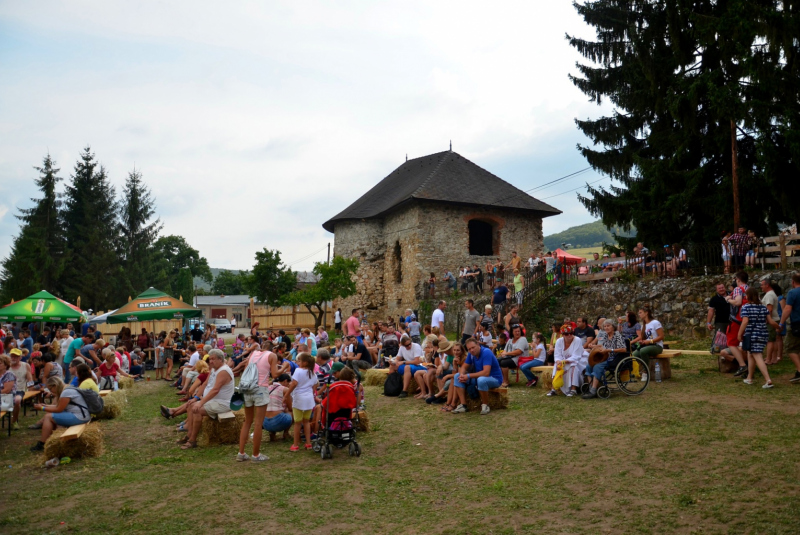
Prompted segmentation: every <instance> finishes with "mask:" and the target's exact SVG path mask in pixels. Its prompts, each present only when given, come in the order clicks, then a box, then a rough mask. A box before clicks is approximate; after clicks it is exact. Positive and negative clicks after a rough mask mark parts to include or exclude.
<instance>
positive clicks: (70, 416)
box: [0, 357, 92, 452]
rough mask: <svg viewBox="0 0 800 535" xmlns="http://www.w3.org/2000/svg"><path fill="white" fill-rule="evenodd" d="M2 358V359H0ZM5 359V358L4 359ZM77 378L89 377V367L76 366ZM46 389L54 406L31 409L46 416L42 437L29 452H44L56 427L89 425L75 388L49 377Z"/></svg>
mask: <svg viewBox="0 0 800 535" xmlns="http://www.w3.org/2000/svg"><path fill="white" fill-rule="evenodd" d="M0 358H2V357H0ZM6 358H7V357H6ZM77 372H78V376H79V377H80V376H82V377H83V378H84V380H86V379H85V378H87V377H91V372H90V370H89V366H87V365H86V364H81V365H80V366H78V370H77ZM47 389H48V390H49V391H50V392H51V393H52V394H53V395H54V396H55V404H54V405H44V404H42V403H37V404H35V405H34V406H33V407H34V408H35V409H36V410H41V411H44V412H45V413H46V414H45V416H44V419H43V420H42V435H41V437H40V438H39V442H37V443H36V445H35V446H33V447H32V448H31V451H34V452H38V451H44V443H45V442H47V439H48V438H50V435H52V434H53V431H55V429H56V427H58V426H61V427H72V426H73V425H81V424H86V423H89V420H91V419H92V415H91V414H90V413H89V407H88V406H87V405H86V402H85V401H84V399H83V396H81V394H80V392H78V391H77V390H76V389H75V388H65V386H64V381H62V380H61V378H60V377H51V378H49V379H48V380H47Z"/></svg>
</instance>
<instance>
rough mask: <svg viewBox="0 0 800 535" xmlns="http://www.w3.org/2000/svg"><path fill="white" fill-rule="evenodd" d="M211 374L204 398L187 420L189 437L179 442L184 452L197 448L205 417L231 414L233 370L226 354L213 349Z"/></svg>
mask: <svg viewBox="0 0 800 535" xmlns="http://www.w3.org/2000/svg"><path fill="white" fill-rule="evenodd" d="M208 365H209V366H210V367H211V374H210V375H209V377H208V382H207V383H206V386H205V388H204V390H203V397H202V399H200V400H199V401H198V402H197V403H195V404H194V405H193V406H192V409H191V410H190V411H189V418H188V419H187V420H186V422H187V423H186V430H187V433H188V434H187V435H186V436H185V437H183V438H182V439H181V440H179V441H178V442H179V443H180V444H181V449H182V450H188V449H192V448H196V447H197V434H198V433H199V432H200V426H201V424H202V422H203V416H208V417H209V418H211V419H216V418H217V416H218V415H220V414H223V413H226V412H230V410H231V407H230V406H231V398H232V397H233V393H234V382H233V370H231V369H230V367H229V366H228V365H226V364H225V353H223V352H222V351H220V350H219V349H212V350H211V351H210V352H209V355H208Z"/></svg>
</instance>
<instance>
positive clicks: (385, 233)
mask: <svg viewBox="0 0 800 535" xmlns="http://www.w3.org/2000/svg"><path fill="white" fill-rule="evenodd" d="M560 213H561V212H560V211H559V210H557V209H556V208H553V207H552V206H550V205H548V204H545V203H543V202H541V201H539V200H537V199H534V198H533V197H531V196H530V195H528V194H527V193H525V192H524V191H521V190H519V189H517V188H515V187H514V186H512V185H511V184H509V183H508V182H506V181H504V180H502V179H501V178H499V177H497V176H495V175H493V174H492V173H490V172H489V171H487V170H485V169H483V168H481V167H479V166H477V165H475V164H474V163H472V162H471V161H469V160H467V159H466V158H464V157H463V156H461V155H459V154H457V153H455V152H453V151H446V152H440V153H437V154H431V155H429V156H423V157H421V158H415V159H413V160H408V161H406V162H405V163H403V164H402V165H401V166H400V167H398V168H397V169H395V170H394V171H392V173H391V174H389V176H387V177H386V178H384V179H383V180H381V181H380V182H378V184H376V185H375V186H374V187H373V188H372V189H370V190H369V191H368V192H367V193H365V194H364V195H362V196H361V197H360V198H359V199H358V200H357V201H355V202H354V203H353V204H351V205H350V206H349V207H347V208H346V209H345V210H343V211H342V212H340V213H339V214H337V215H336V216H334V217H333V218H332V219H330V220H329V221H327V222H325V224H323V225H322V226H323V228H325V230H328V231H329V232H333V233H334V254H336V255H340V256H344V257H346V258H357V259H358V260H359V261H360V262H361V265H360V268H359V270H358V274H357V277H358V280H357V288H358V290H357V293H356V295H354V296H352V297H350V298H348V299H345V300H342V301H341V302H339V303H337V306H340V307H341V308H342V311H343V312H344V315H345V316H348V315H349V313H350V310H351V309H352V308H355V307H359V308H364V309H366V310H367V311H368V312H369V315H370V316H371V317H385V316H386V315H387V314H391V315H393V316H396V315H398V314H399V313H402V311H403V310H404V309H406V308H416V306H417V304H418V301H419V299H420V298H421V297H423V295H424V293H423V288H424V284H425V281H427V280H428V278H429V277H430V274H431V273H435V274H436V278H437V280H441V277H442V275H443V274H444V273H445V271H446V270H451V271H453V272H454V273H455V271H456V269H457V268H458V267H459V266H463V265H466V264H470V265H473V264H479V265H480V266H481V269H483V266H484V265H485V263H486V260H487V257H491V258H498V257H499V258H501V259H502V260H503V261H504V262H507V261H509V260H510V258H511V252H512V251H517V253H518V254H519V255H520V256H521V257H523V258H527V257H528V255H529V254H530V253H531V252H535V253H537V254H539V253H541V252H542V250H543V243H542V218H544V217H548V216H552V215H557V214H560Z"/></svg>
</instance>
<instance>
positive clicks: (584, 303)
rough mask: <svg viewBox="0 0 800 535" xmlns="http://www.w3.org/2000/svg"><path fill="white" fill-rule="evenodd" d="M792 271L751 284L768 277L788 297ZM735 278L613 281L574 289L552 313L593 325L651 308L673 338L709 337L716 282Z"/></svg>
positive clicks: (752, 275)
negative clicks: (602, 318) (583, 319)
mask: <svg viewBox="0 0 800 535" xmlns="http://www.w3.org/2000/svg"><path fill="white" fill-rule="evenodd" d="M792 273H793V272H792V271H784V272H781V271H755V272H750V273H749V275H750V282H751V283H752V284H758V281H759V279H760V278H761V277H762V276H764V275H765V274H769V275H770V276H771V277H772V279H773V280H774V281H775V282H777V283H778V284H779V285H780V286H781V288H782V289H783V294H784V295H785V294H786V292H788V291H789V290H790V289H791V275H792ZM732 281H733V275H709V276H703V277H685V278H677V279H650V278H648V279H642V280H639V281H637V282H635V283H632V284H626V283H619V282H612V283H600V284H589V285H585V286H584V285H582V286H575V287H572V288H570V289H569V293H568V295H565V296H561V297H559V298H558V301H557V305H556V306H555V308H554V309H553V310H552V311H551V312H550V314H549V315H550V316H552V317H553V318H554V319H562V318H564V317H566V316H569V317H570V318H571V319H572V320H573V321H574V320H575V318H576V317H577V316H582V315H586V316H588V317H589V320H590V321H591V322H594V321H595V320H596V319H597V317H598V316H605V317H610V318H616V317H619V316H622V315H624V314H625V312H626V311H627V310H634V311H636V310H638V308H639V307H641V306H643V305H649V306H650V307H651V308H652V309H653V313H654V315H655V317H656V319H658V320H659V321H660V322H661V323H662V325H664V329H665V330H666V332H667V333H668V334H670V335H673V336H677V337H681V338H703V337H708V336H709V332H708V329H707V328H706V317H707V314H708V301H709V299H711V297H712V296H713V295H714V286H715V285H716V284H717V283H720V282H722V283H725V284H726V285H730V284H731V283H732Z"/></svg>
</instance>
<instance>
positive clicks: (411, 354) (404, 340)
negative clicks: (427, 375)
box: [389, 335, 427, 398]
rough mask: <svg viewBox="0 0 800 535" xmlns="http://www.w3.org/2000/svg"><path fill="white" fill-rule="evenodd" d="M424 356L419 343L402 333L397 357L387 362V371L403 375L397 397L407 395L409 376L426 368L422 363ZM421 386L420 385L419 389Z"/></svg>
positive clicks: (409, 382)
mask: <svg viewBox="0 0 800 535" xmlns="http://www.w3.org/2000/svg"><path fill="white" fill-rule="evenodd" d="M424 356H425V353H424V352H423V351H422V348H421V347H420V345H419V344H415V343H414V342H412V341H411V338H410V337H409V336H408V335H403V336H402V337H401V338H400V349H398V350H397V358H395V359H394V360H392V362H391V363H390V364H389V373H394V372H397V373H399V374H400V375H402V376H403V391H402V392H400V395H399V396H397V397H398V398H406V397H408V392H407V390H408V387H409V385H410V384H411V378H412V377H413V376H414V374H415V373H417V372H419V371H423V372H424V371H426V370H427V368H426V367H425V366H423V365H422V362H423V357H424ZM422 388H423V387H422V386H420V389H422Z"/></svg>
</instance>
